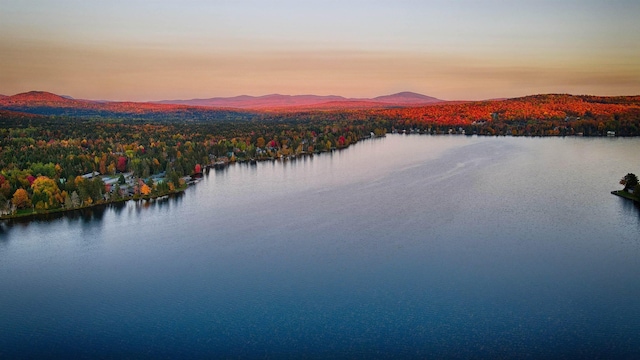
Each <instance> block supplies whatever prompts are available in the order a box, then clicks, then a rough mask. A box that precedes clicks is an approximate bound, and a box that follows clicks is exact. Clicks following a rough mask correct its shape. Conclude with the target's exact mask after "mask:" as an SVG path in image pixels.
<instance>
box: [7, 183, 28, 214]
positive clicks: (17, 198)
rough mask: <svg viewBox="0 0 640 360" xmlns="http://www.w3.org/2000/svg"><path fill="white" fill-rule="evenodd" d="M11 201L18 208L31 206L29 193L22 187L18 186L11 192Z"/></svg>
mask: <svg viewBox="0 0 640 360" xmlns="http://www.w3.org/2000/svg"><path fill="white" fill-rule="evenodd" d="M11 203H13V206H15V207H16V208H18V209H24V208H28V207H31V199H29V193H28V192H27V190H25V189H23V188H19V189H18V190H16V192H15V193H13V198H12V199H11Z"/></svg>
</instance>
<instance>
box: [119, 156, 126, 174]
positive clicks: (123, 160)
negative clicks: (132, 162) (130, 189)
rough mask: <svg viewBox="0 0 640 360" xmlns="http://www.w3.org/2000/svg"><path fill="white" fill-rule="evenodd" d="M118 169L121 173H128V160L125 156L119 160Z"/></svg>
mask: <svg viewBox="0 0 640 360" xmlns="http://www.w3.org/2000/svg"><path fill="white" fill-rule="evenodd" d="M116 169H117V170H118V171H119V172H125V171H127V158H126V157H124V156H120V157H119V158H118V164H116Z"/></svg>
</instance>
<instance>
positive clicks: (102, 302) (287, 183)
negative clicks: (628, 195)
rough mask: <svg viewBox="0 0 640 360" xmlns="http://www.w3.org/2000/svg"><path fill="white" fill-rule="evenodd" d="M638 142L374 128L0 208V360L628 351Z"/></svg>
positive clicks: (637, 352) (637, 291)
mask: <svg viewBox="0 0 640 360" xmlns="http://www.w3.org/2000/svg"><path fill="white" fill-rule="evenodd" d="M639 140H640V139H621V140H618V141H607V139H559V138H557V139H556V138H544V139H539V138H508V137H507V138H505V137H500V138H489V137H487V138H478V137H456V136H439V137H435V136H388V137H387V138H385V139H376V140H371V141H365V142H361V143H358V144H356V145H355V146H353V147H350V148H349V149H346V150H342V151H336V152H333V153H326V154H321V155H316V156H314V157H305V158H301V159H297V160H294V161H279V160H278V161H267V162H260V163H258V164H255V165H251V164H234V165H231V166H228V167H226V168H225V169H220V170H210V171H209V172H205V174H204V177H203V180H202V181H201V182H200V183H199V184H197V185H196V186H193V187H190V188H189V189H187V191H185V192H184V193H181V194H179V195H177V196H173V197H170V198H166V199H157V200H154V201H129V202H126V203H119V204H113V205H109V206H103V207H99V208H91V209H83V210H79V211H75V212H72V213H68V214H65V215H61V214H58V215H55V216H52V217H45V218H39V219H37V220H34V221H32V222H21V221H10V222H5V223H3V224H1V225H0V239H1V240H0V289H2V291H0V358H15V357H21V356H22V357H34V358H37V357H55V356H57V357H61V358H64V357H66V358H73V357H77V356H78V355H80V356H81V357H91V355H95V354H96V353H100V354H101V355H102V356H104V357H122V355H130V356H131V357H202V355H203V354H216V355H217V356H218V357H223V358H224V357H230V358H244V357H247V358H258V357H273V358H281V357H322V358H326V357H332V356H335V357H342V358H349V357H360V358H380V357H394V356H395V357H400V358H404V357H407V358H410V357H413V358H496V357H518V356H522V357H531V358H547V357H551V358H558V357H568V358H571V357H573V358H640V339H639V338H638V336H637V334H638V333H640V308H639V307H638V306H637V299H638V298H640V286H639V284H640V283H639V282H638V277H637V274H638V273H640V262H639V261H638V259H640V242H639V241H638V233H639V229H640V220H639V219H640V217H639V214H640V208H639V207H638V206H637V205H635V204H633V203H632V202H630V201H626V200H624V199H620V198H617V197H615V196H613V195H611V194H610V191H611V190H613V189H615V188H617V187H619V185H618V184H617V180H618V179H619V178H620V176H621V175H624V174H626V173H627V172H629V171H633V169H630V167H631V166H635V165H636V164H637V153H638V150H639V149H640V141H639ZM594 164H598V166H594ZM511 354H514V355H513V356H510V355H511ZM29 355H32V356H29Z"/></svg>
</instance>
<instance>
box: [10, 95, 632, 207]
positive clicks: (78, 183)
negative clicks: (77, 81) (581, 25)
mask: <svg viewBox="0 0 640 360" xmlns="http://www.w3.org/2000/svg"><path fill="white" fill-rule="evenodd" d="M56 101H57V100H56ZM60 102H61V103H63V105H64V106H62V107H61V106H57V105H56V104H55V103H53V104H52V103H51V102H45V103H43V102H35V103H34V104H32V105H33V106H29V103H21V104H20V106H16V105H15V103H13V105H12V106H9V105H11V103H8V102H5V106H4V107H0V215H4V216H13V215H16V214H18V215H19V214H24V213H33V212H34V211H35V212H49V211H52V210H63V209H74V208H78V207H83V206H91V205H94V204H101V203H106V202H111V201H116V200H121V199H123V198H126V197H127V196H134V197H137V196H153V195H160V194H167V193H171V192H174V191H178V190H179V189H181V188H184V180H183V179H182V178H183V177H185V176H188V175H192V174H196V173H199V172H201V171H202V169H203V168H204V167H206V166H211V165H213V164H215V163H224V164H226V163H232V162H236V161H260V160H268V159H288V158H291V157H297V156H306V155H309V154H313V153H318V152H323V151H331V150H333V149H340V148H345V147H348V146H349V145H351V144H353V143H356V142H358V141H360V140H362V139H365V138H369V137H372V136H384V135H385V134H386V133H390V132H399V133H406V134H412V133H418V134H464V135H488V136H607V135H608V136H638V135H640V97H639V96H635V97H595V96H571V95H536V96H529V97H524V98H517V99H508V100H496V101H482V102H460V103H439V104H434V105H427V106H414V107H406V106H405V107H401V106H389V107H387V108H349V109H334V108H329V109H327V108H322V107H318V108H316V109H304V110H301V109H296V108H290V109H271V110H270V109H267V110H261V111H238V110H230V109H227V110H225V109H210V108H198V107H185V106H179V107H175V106H167V105H158V107H156V105H155V104H153V105H149V104H144V105H141V107H140V108H139V110H135V109H136V108H135V103H126V106H124V107H118V106H116V105H113V104H111V105H109V107H108V108H104V107H100V105H94V104H89V105H90V106H89V105H87V106H85V108H80V109H76V108H75V107H74V106H71V105H69V104H68V103H67V101H66V100H64V101H60ZM6 104H9V105H6ZM25 104H26V105H25ZM0 105H1V104H0ZM83 106H84V105H83ZM121 108H123V109H124V110H118V109H121ZM94 172H98V173H99V174H100V175H103V176H112V177H118V176H120V181H118V183H117V184H115V185H114V186H111V185H110V184H105V182H104V181H103V178H102V177H100V176H95V177H94V176H86V174H93V173H94ZM123 174H127V176H128V177H132V178H133V179H135V182H134V187H133V194H125V193H124V192H123V191H121V189H120V188H119V186H120V185H124V182H123V176H121V175H123ZM154 174H163V176H164V177H163V181H157V179H156V181H154V180H153V179H152V178H151V176H152V175H154ZM83 175H84V176H83Z"/></svg>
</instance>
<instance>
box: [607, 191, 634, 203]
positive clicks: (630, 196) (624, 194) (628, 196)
mask: <svg viewBox="0 0 640 360" xmlns="http://www.w3.org/2000/svg"><path fill="white" fill-rule="evenodd" d="M611 194H613V195H616V196H619V197H621V198H624V199H627V200H631V201H633V202H634V203H636V204H640V199H638V198H637V197H636V196H634V195H633V194H630V193H628V192H626V191H624V190H613V191H612V192H611Z"/></svg>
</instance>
